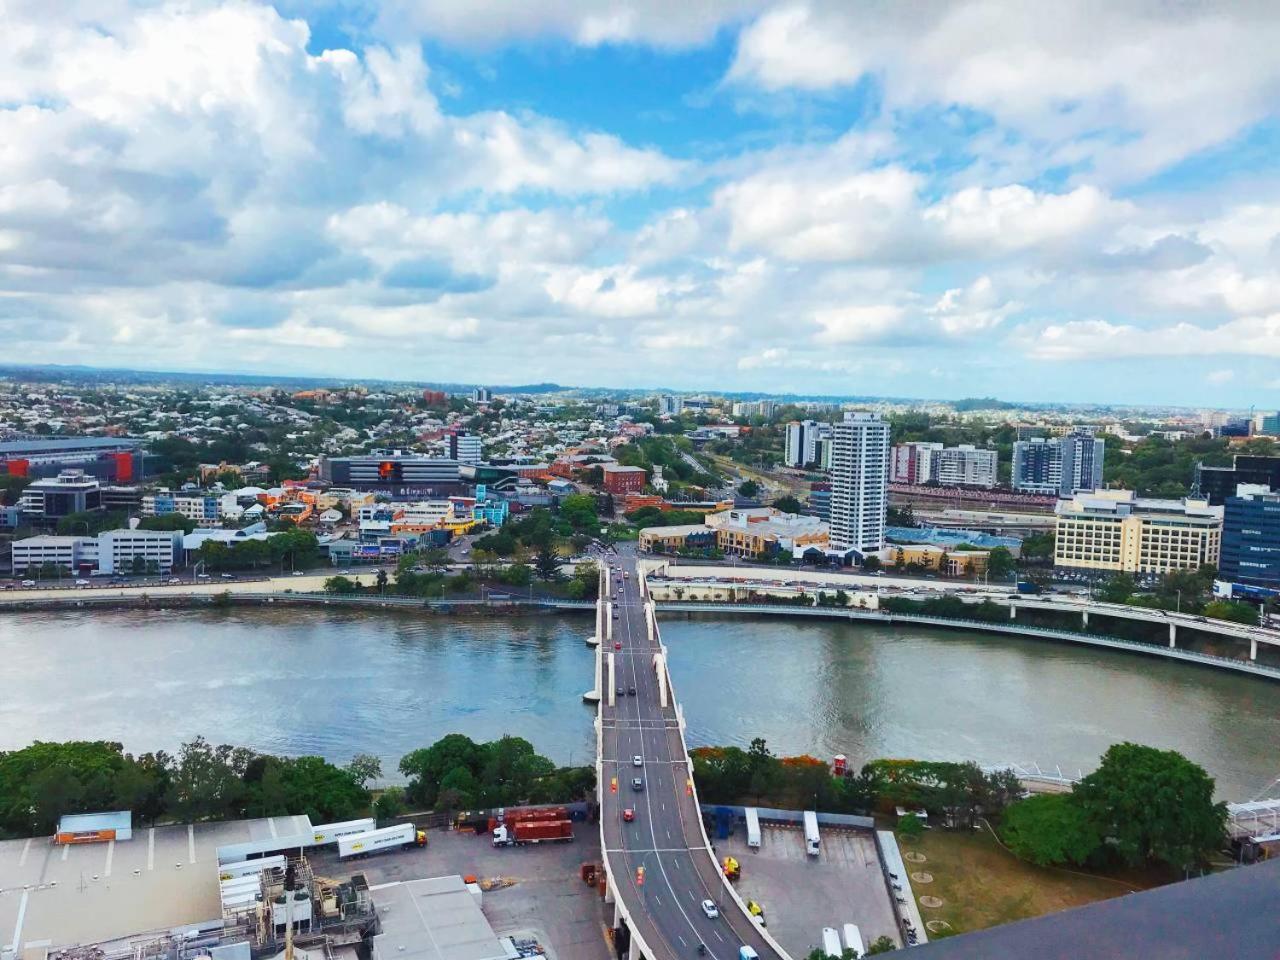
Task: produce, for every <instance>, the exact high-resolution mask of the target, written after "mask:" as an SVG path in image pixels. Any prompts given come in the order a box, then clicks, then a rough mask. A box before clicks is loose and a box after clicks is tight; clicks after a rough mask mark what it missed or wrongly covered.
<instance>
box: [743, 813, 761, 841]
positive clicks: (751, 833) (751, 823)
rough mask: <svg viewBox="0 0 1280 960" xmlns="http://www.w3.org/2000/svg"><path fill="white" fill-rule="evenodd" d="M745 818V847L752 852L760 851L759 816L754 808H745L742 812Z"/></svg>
mask: <svg viewBox="0 0 1280 960" xmlns="http://www.w3.org/2000/svg"><path fill="white" fill-rule="evenodd" d="M743 813H744V815H745V816H746V818H747V846H748V847H750V848H751V849H752V850H759V849H760V814H759V813H757V812H756V808H755V807H747V808H746V810H744V811H743Z"/></svg>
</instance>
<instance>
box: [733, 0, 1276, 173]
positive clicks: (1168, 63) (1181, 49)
mask: <svg viewBox="0 0 1280 960" xmlns="http://www.w3.org/2000/svg"><path fill="white" fill-rule="evenodd" d="M1273 12H1274V11H1271V10H1270V9H1269V8H1268V7H1267V6H1266V5H1265V4H1256V5H1248V4H1236V5H1234V6H1227V7H1224V6H1221V5H1207V6H1199V7H1194V6H1187V5H1183V6H1180V7H1178V8H1177V9H1175V10H1170V9H1169V7H1168V6H1167V5H1165V4H1160V3H1154V2H1138V3H1128V4H1115V3H1107V2H1104V0H1085V2H1080V3H1072V4H1057V5H1052V6H1046V5H1044V4H1020V3H1000V2H995V0H952V2H939V3H933V4H926V5H920V4H878V5H874V6H870V5H865V4H849V3H842V2H839V0H829V2H814V3H810V4H803V3H798V4H794V5H790V6H786V7H781V8H778V9H774V10H771V11H770V12H768V13H766V14H764V15H763V16H761V17H760V18H759V19H757V20H756V21H755V22H753V23H752V24H751V25H750V26H748V27H747V28H746V29H745V30H743V31H742V34H741V35H740V37H739V42H738V52H737V56H736V58H735V60H734V63H733V65H732V67H731V69H730V71H729V78H730V79H731V80H734V81H736V82H738V83H752V84H756V85H758V86H760V87H762V88H764V89H766V90H780V89H786V88H798V89H805V90H825V89H831V88H835V87H839V86H846V85H848V84H851V83H853V82H855V81H857V80H859V79H860V78H862V77H864V76H874V77H876V78H877V79H878V80H879V81H880V82H881V83H882V84H883V87H884V95H885V99H886V107H887V108H888V109H890V110H893V109H899V108H915V107H921V106H928V105H933V104H942V105H950V104H958V105H961V106H963V107H968V108H972V109H976V110H979V111H983V112H985V113H988V114H990V115H991V116H993V117H995V118H996V120H997V122H998V123H1000V124H1001V125H1002V126H1005V127H1007V128H1009V129H1011V130H1014V131H1017V133H1018V134H1019V135H1020V137H1021V138H1023V139H1024V140H1025V141H1027V142H1029V143H1031V144H1033V149H1035V150H1036V151H1038V152H1040V153H1042V154H1043V155H1044V156H1045V157H1046V158H1052V162H1056V163H1070V164H1080V163H1083V162H1085V161H1089V162H1091V163H1092V165H1093V167H1094V169H1095V170H1103V169H1105V172H1106V175H1107V177H1108V178H1110V177H1113V176H1114V177H1119V178H1122V179H1123V178H1134V177H1141V176H1144V175H1146V174H1148V173H1151V172H1153V171H1155V170H1159V169H1161V168H1163V167H1164V166H1167V165H1168V164H1170V163H1172V162H1174V161H1176V160H1178V159H1180V158H1182V157H1185V156H1188V155H1190V154H1192V153H1195V152H1196V151H1197V150H1200V149H1202V148H1204V147H1207V146H1209V145H1212V144H1216V143H1220V142H1222V141H1224V140H1226V139H1227V138H1229V137H1231V136H1233V135H1235V134H1236V133H1238V132H1239V131H1240V130H1242V129H1244V128H1245V127H1246V126H1248V125H1249V124H1251V123H1254V122H1257V121H1258V120H1261V119H1262V118H1263V117H1265V116H1266V115H1268V114H1269V113H1270V112H1272V110H1273V109H1274V105H1275V101H1276V97H1277V95H1278V94H1280V61H1277V60H1276V58H1275V57H1274V56H1272V55H1271V51H1273V50H1274V49H1275V48H1276V46H1277V43H1280V20H1278V19H1277V18H1276V17H1275V16H1273V15H1272V14H1273ZM1050 165H1052V163H1051V164H1050Z"/></svg>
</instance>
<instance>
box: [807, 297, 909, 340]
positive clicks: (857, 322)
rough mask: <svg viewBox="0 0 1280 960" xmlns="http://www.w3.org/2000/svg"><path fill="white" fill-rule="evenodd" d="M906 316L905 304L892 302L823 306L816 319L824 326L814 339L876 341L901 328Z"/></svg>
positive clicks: (821, 326)
mask: <svg viewBox="0 0 1280 960" xmlns="http://www.w3.org/2000/svg"><path fill="white" fill-rule="evenodd" d="M903 318H904V311H903V309H902V308H901V307H897V306H892V305H888V304H876V305H872V306H860V307H835V308H832V309H829V310H819V311H817V312H816V313H815V314H814V315H813V320H814V323H816V324H817V325H818V326H819V327H820V328H821V330H820V331H819V332H818V333H817V335H816V336H815V337H814V339H815V340H816V341H817V342H818V343H868V342H875V341H877V340H883V339H885V338H887V337H889V336H890V335H891V334H894V333H898V332H900V331H901V327H902V322H903Z"/></svg>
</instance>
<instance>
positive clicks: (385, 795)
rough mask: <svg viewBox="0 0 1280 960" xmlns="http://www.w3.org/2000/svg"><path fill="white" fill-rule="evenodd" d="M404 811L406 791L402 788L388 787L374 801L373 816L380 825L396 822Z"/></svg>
mask: <svg viewBox="0 0 1280 960" xmlns="http://www.w3.org/2000/svg"><path fill="white" fill-rule="evenodd" d="M403 810H404V790H402V789H401V788H400V787H387V789H385V790H383V791H382V793H380V794H378V799H376V800H374V801H373V815H374V817H376V818H377V820H378V822H379V823H383V822H384V821H387V820H394V819H395V818H396V817H398V816H399V815H400V814H401V812H403Z"/></svg>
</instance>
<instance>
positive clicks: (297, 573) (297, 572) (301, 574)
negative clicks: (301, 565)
mask: <svg viewBox="0 0 1280 960" xmlns="http://www.w3.org/2000/svg"><path fill="white" fill-rule="evenodd" d="M293 575H294V576H295V577H301V576H304V574H303V572H302V571H301V570H295V571H293Z"/></svg>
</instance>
